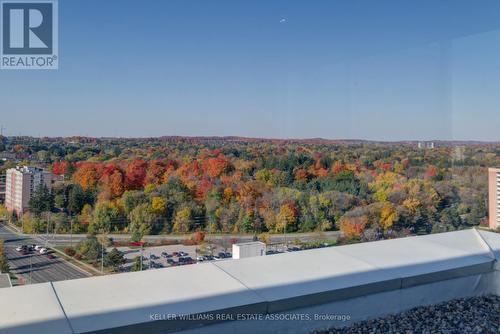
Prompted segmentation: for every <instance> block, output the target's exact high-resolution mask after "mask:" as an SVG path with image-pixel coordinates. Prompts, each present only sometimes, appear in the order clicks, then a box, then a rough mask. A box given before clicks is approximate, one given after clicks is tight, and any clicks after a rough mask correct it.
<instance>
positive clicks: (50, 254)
mask: <svg viewBox="0 0 500 334" xmlns="http://www.w3.org/2000/svg"><path fill="white" fill-rule="evenodd" d="M47 258H48V259H50V260H53V259H55V258H56V257H55V256H54V254H52V253H48V254H47Z"/></svg>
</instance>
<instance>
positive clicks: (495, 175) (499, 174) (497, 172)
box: [488, 168, 500, 228]
mask: <svg viewBox="0 0 500 334" xmlns="http://www.w3.org/2000/svg"><path fill="white" fill-rule="evenodd" d="M488 207H489V214H488V216H489V226H490V228H497V227H498V226H500V168H489V169H488Z"/></svg>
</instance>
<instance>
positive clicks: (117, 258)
mask: <svg viewBox="0 0 500 334" xmlns="http://www.w3.org/2000/svg"><path fill="white" fill-rule="evenodd" d="M125 262H127V261H126V260H125V257H124V256H123V253H122V252H120V251H119V250H118V249H116V248H113V249H112V250H111V251H110V252H109V253H107V254H106V255H105V256H104V265H105V266H106V267H110V268H112V269H113V270H114V271H117V270H119V269H120V266H121V265H123V264H125Z"/></svg>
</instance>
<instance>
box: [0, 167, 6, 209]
mask: <svg viewBox="0 0 500 334" xmlns="http://www.w3.org/2000/svg"><path fill="white" fill-rule="evenodd" d="M5 178H6V175H5V173H0V204H3V203H5Z"/></svg>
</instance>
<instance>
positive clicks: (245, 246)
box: [233, 241, 266, 259]
mask: <svg viewBox="0 0 500 334" xmlns="http://www.w3.org/2000/svg"><path fill="white" fill-rule="evenodd" d="M263 255H266V244H265V243H263V242H260V241H254V242H244V243H241V244H233V259H243V258H246V257H254V256H263Z"/></svg>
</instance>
